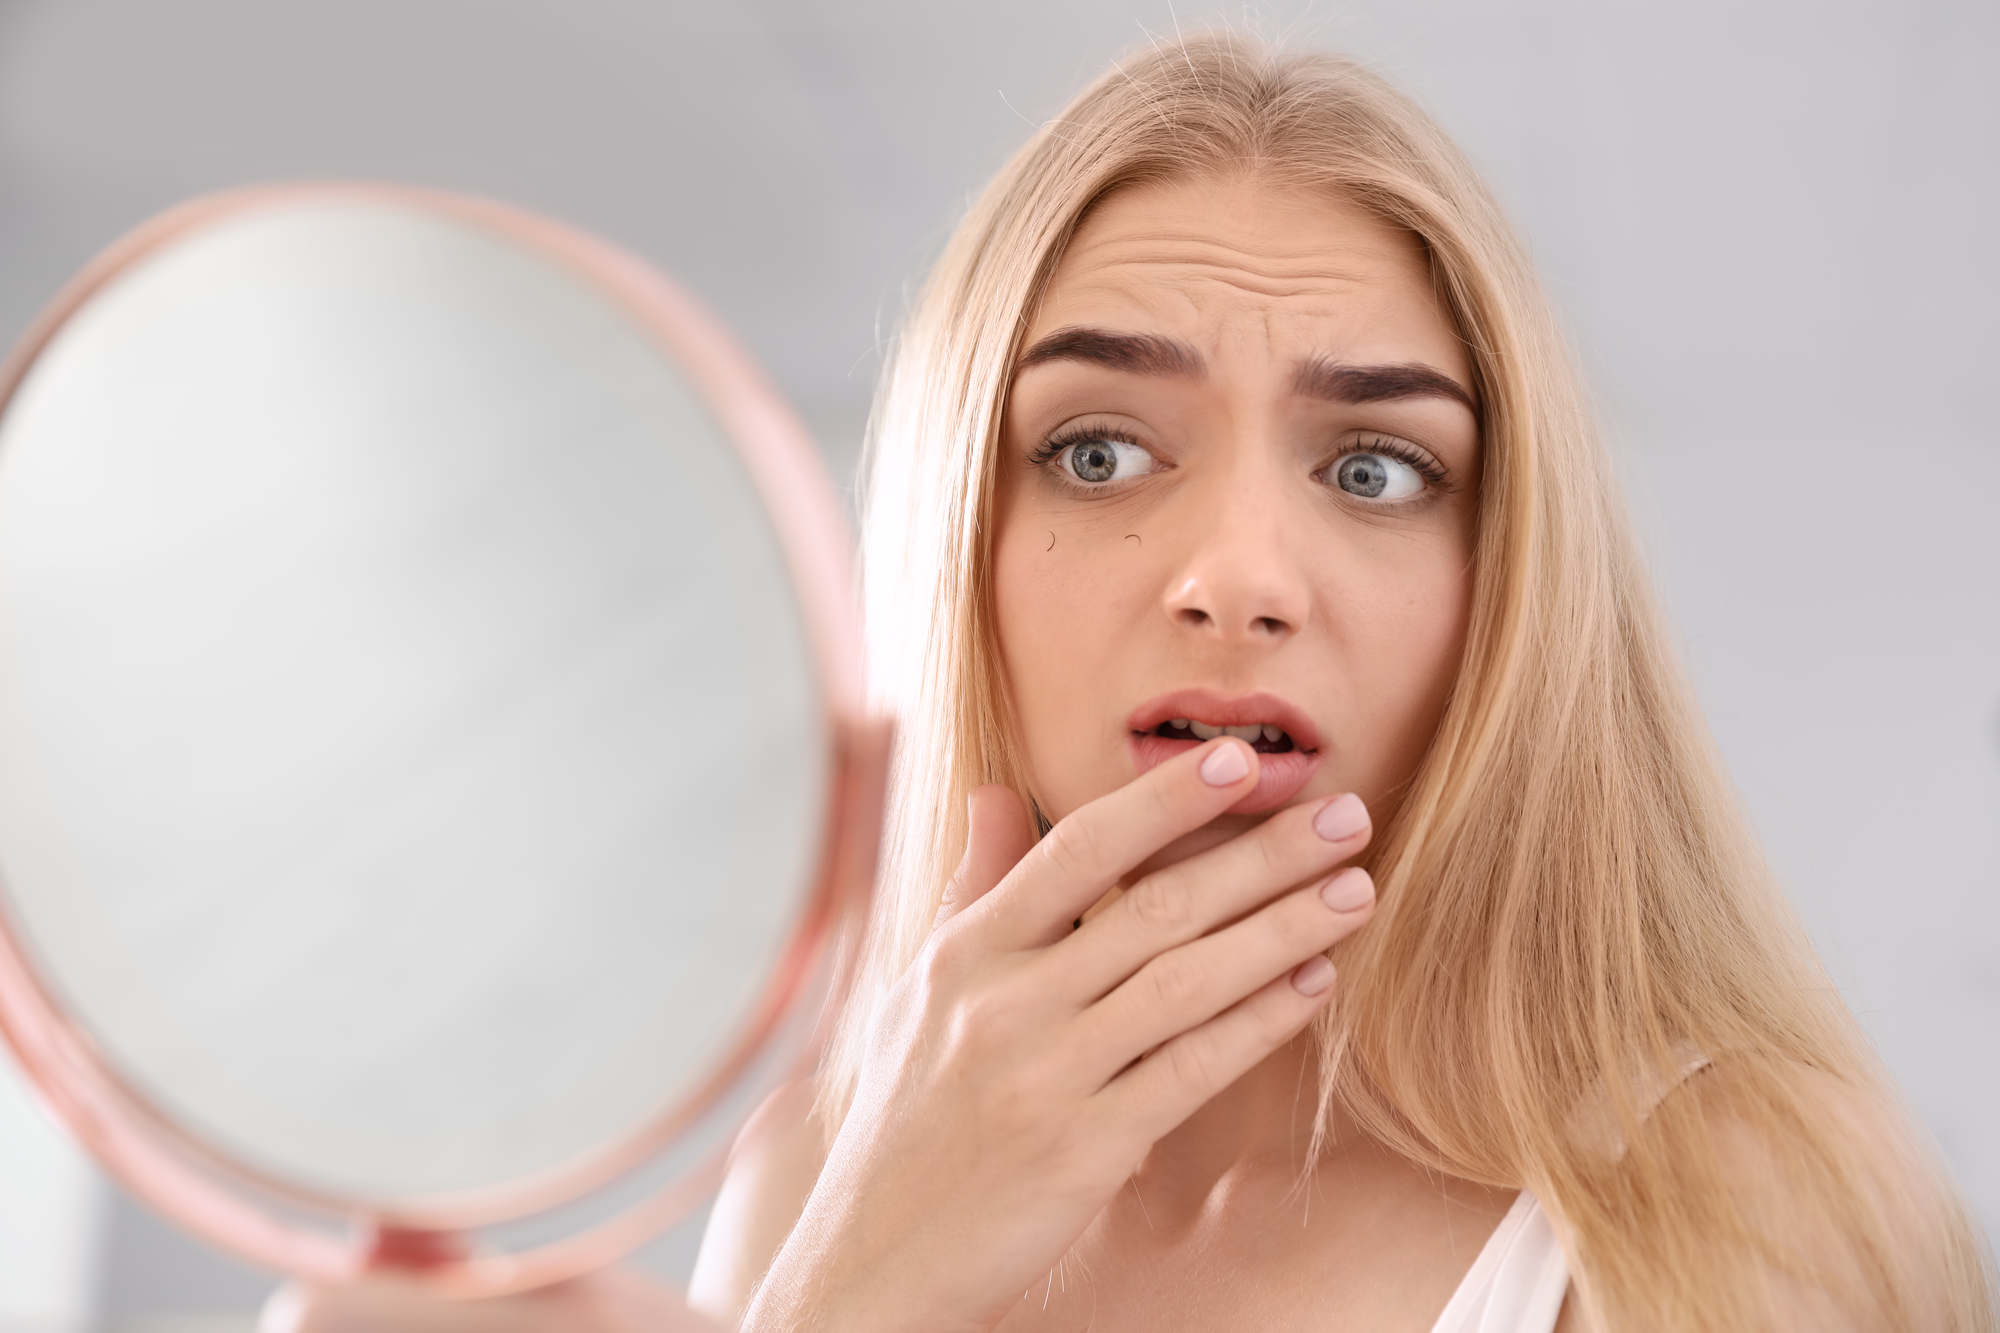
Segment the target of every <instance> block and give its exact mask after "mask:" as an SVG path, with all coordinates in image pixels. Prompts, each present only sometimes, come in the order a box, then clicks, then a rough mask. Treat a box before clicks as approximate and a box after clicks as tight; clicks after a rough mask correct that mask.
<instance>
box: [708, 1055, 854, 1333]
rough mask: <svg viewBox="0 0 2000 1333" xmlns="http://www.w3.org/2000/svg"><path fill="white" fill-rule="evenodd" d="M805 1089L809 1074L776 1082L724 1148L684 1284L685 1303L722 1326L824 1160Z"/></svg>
mask: <svg viewBox="0 0 2000 1333" xmlns="http://www.w3.org/2000/svg"><path fill="white" fill-rule="evenodd" d="M813 1096H814V1088H813V1082H812V1080H811V1079H809V1078H799V1079H793V1080H792V1081H790V1082H788V1083H785V1084H783V1085H782V1086H780V1087H779V1088H778V1090H777V1091H775V1092H773V1093H772V1094H771V1095H770V1096H769V1097H767V1098H765V1099H764V1102H763V1104H762V1105H761V1106H759V1107H758V1108H757V1110H756V1111H755V1112H754V1113H752V1115H751V1116H750V1119H749V1121H748V1123H746V1124H745V1125H744V1126H743V1132H742V1133H741V1134H739V1135H737V1138H736V1145H735V1147H734V1148H732V1149H731V1150H730V1154H729V1167H728V1173H727V1175H726V1176H725V1177H724V1178H723V1182H722V1191H721V1193H720V1194H718V1195H717V1196H716V1200H715V1208H714V1210H713V1211H712V1212H711V1213H710V1214H709V1219H708V1230H707V1231H706V1232H704V1233H703V1235H702V1239H701V1253H700V1254H699V1256H697V1258H696V1259H695V1265H694V1276H693V1278H692V1279H690V1281H689V1283H688V1304H689V1305H691V1306H692V1307H694V1308H695V1309H696V1310H698V1311H700V1312H701V1313H703V1314H705V1315H707V1316H709V1317H710V1318H711V1319H715V1320H719V1321H720V1322H721V1323H722V1324H723V1325H724V1327H728V1328H734V1327H735V1326H736V1321H737V1318H738V1316H740V1315H741V1313H742V1312H743V1310H744V1308H745V1307H746V1306H748V1305H749V1303H750V1298H751V1296H752V1295H754V1294H755V1293H756V1290H757V1284H758V1283H760V1282H762V1281H763V1280H764V1274H765V1272H766V1271H767V1270H769V1268H770V1266H771V1260H772V1259H774V1258H775V1257H776V1256H777V1253H778V1250H779V1249H780V1248H781V1247H782V1246H783V1245H784V1243H785V1240H786V1238H787V1237H788V1236H790V1235H791V1233H792V1227H793V1226H794V1225H795V1224H796V1223H797V1222H798V1220H799V1215H800V1214H801V1213H802V1212H804V1211H805V1206H806V1199H807V1198H808V1197H809V1196H810V1195H811V1194H812V1191H813V1186H814V1185H815V1184H816V1183H817V1182H818V1180H819V1173H820V1170H821V1168H822V1167H824V1166H825V1165H826V1141H825V1138H824V1136H823V1135H822V1133H821V1129H820V1124H819V1121H818V1119H817V1118H816V1117H815V1116H814V1114H813Z"/></svg>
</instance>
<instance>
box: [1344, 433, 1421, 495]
mask: <svg viewBox="0 0 2000 1333" xmlns="http://www.w3.org/2000/svg"><path fill="white" fill-rule="evenodd" d="M1349 454H1375V455H1377V456H1378V457H1381V458H1393V459H1395V460H1396V461H1397V462H1399V463H1408V464H1409V465H1410V466H1411V467H1413V468H1415V469H1416V472H1417V475H1418V476H1420V477H1422V478H1423V479H1424V482H1425V484H1426V485H1427V486H1428V487H1429V488H1430V489H1429V491H1426V494H1430V493H1432V492H1437V491H1449V490H1451V484H1450V481H1449V479H1448V478H1447V477H1446V476H1445V471H1444V469H1443V468H1442V467H1439V466H1438V462H1437V460H1436V459H1434V458H1432V457H1431V456H1430V455H1429V454H1427V453H1425V452H1423V451H1422V450H1421V449H1418V448H1417V447H1416V446H1415V445H1412V444H1407V443H1405V442H1404V441H1402V440H1399V439H1397V438H1396V437H1395V436H1393V435H1376V436H1373V437H1370V438H1363V439H1359V440H1356V441H1355V442H1354V444H1353V445H1352V446H1351V447H1349V448H1345V449H1342V450H1341V451H1340V452H1339V453H1337V454H1335V455H1334V456H1333V457H1332V458H1330V459H1328V460H1327V462H1326V463H1325V464H1324V465H1323V466H1322V467H1321V468H1320V469H1319V470H1320V471H1321V472H1325V471H1327V469H1328V468H1331V467H1332V466H1333V465H1334V464H1335V463H1338V462H1339V461H1340V460H1341V459H1343V458H1346V457H1347V456H1348V455H1349ZM1412 498H1418V499H1420V498H1422V497H1412Z"/></svg>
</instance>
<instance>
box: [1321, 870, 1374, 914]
mask: <svg viewBox="0 0 2000 1333" xmlns="http://www.w3.org/2000/svg"><path fill="white" fill-rule="evenodd" d="M1319 900H1320V901H1321V902H1323V903H1325V904H1326V905H1327V906H1328V907H1331V908H1332V909H1333V910H1334V911H1336V912H1358V911H1360V910H1361V909H1362V908H1364V907H1366V906H1368V904H1370V903H1372V902H1374V901H1375V881H1374V880H1372V879H1370V878H1368V872H1367V871H1365V870H1363V869H1362V868H1361V867H1359V866H1351V867H1349V868H1348V869H1346V870H1343V871H1341V872H1340V873H1339V874H1338V875H1335V876H1334V877H1333V878H1332V879H1330V880H1328V881H1327V882H1326V883H1324V884H1322V885H1320V889H1319Z"/></svg>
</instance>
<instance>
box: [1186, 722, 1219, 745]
mask: <svg viewBox="0 0 2000 1333" xmlns="http://www.w3.org/2000/svg"><path fill="white" fill-rule="evenodd" d="M1183 725H1184V726H1186V727H1187V729H1188V730H1189V731H1192V732H1193V733H1194V734H1195V735H1197V736H1199V737H1200V738H1201V739H1203V740H1205V741H1212V740H1214V739H1215V738H1216V737H1217V736H1220V735H1221V734H1222V730H1223V729H1222V728H1221V727H1211V726H1209V725H1208V723H1206V722H1193V721H1190V722H1187V723H1184V724H1183Z"/></svg>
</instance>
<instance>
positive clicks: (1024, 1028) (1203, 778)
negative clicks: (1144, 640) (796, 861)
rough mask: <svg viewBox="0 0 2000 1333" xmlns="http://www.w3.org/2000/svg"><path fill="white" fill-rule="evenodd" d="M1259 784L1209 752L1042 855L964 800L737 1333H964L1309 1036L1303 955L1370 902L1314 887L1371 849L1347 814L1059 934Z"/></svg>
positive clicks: (1061, 832) (1010, 807)
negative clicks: (805, 1187) (960, 837)
mask: <svg viewBox="0 0 2000 1333" xmlns="http://www.w3.org/2000/svg"><path fill="white" fill-rule="evenodd" d="M1256 776H1257V760H1256V757H1255V754H1254V752H1253V751H1252V750H1251V749H1250V747H1249V746H1248V745H1245V744H1244V743H1243V742H1242V741H1240V740H1236V739H1233V738H1222V739H1218V740H1216V741H1214V742H1211V743H1210V744H1208V745H1205V746H1202V747H1200V748H1199V749H1196V750H1193V751H1190V752H1189V753H1187V754H1185V755H1181V756H1178V757H1177V758H1175V759H1173V760H1171V761H1169V762H1167V763H1165V764H1162V765H1160V766H1159V767H1157V768H1155V769H1153V770H1151V771H1150V772H1148V773H1146V774H1144V775H1143V776H1141V777H1140V778H1138V779H1137V780H1136V781H1134V782H1132V783H1131V784H1129V785H1127V786H1126V787H1124V788H1122V789H1120V790H1118V791H1116V792H1113V793H1112V794H1111V795H1109V796H1106V797H1104V798H1102V799H1100V800H1097V801H1094V802H1092V803H1091V804H1090V805H1087V806H1085V807H1084V808H1083V809H1081V810H1078V811H1077V812H1076V813H1075V814H1073V815H1071V816H1070V817H1069V818H1067V819H1065V820H1063V821H1062V823H1060V824H1058V825H1056V827H1055V829H1054V830H1053V831H1052V832H1051V833H1050V834H1049V835H1048V836H1047V837H1046V838H1044V839H1043V840H1042V841H1041V842H1040V843H1039V844H1036V843H1034V842H1033V835H1032V833H1031V831H1030V829H1029V825H1028V820H1027V814H1026V812H1025V811H1024V810H1023V809H1022V808H1021V804H1020V800H1019V798H1018V797H1016V796H1015V795H1014V794H1013V793H1012V792H1010V791H1007V790H1006V789H1005V788H999V787H985V788H981V789H980V791H979V792H978V793H976V794H975V796H974V799H973V805H972V829H971V836H970V839H969V841H968V846H967V849H966V853H965V860H964V862H963V864H962V865H961V866H960V868H959V872H958V875H957V876H956V878H955V879H954V880H953V882H952V885H951V887H950V889H949V890H948V891H947V893H946V897H945V906H944V908H943V909H942V910H941V911H940V913H939V924H938V927H937V930H936V931H935V933H934V934H933V936H932V938H931V940H930V941H929V943H928V944H927V945H926V947H925V949H924V951H923V953H922V954H921V955H920V956H919V957H918V959H917V961H916V963H915V964H914V965H913V966H912V967H911V968H910V970H909V972H908V973H907V974H906V975H905V976H904V977H903V978H902V980H901V981H899V982H898V983H897V985H896V986H895V988H894V989H893V990H892V991H891V992H890V995H889V998H888V1002H887V1004H886V1006H885V1009H884V1011H883V1013H882V1014H881V1015H880V1016H879V1018H878V1020H877V1024H876V1027H875V1029H874V1031H873V1033H872V1035H871V1038H870V1050H869V1054H868V1058H867V1060H866V1061H865V1063H864V1065H863V1068H862V1073H861V1080H860V1085H859V1088H858V1090H857V1093H856V1097H855V1102H854V1105H853V1108H852V1109H851V1110H850V1112H849V1114H848V1116H847V1119H846V1121H845V1122H844V1123H843V1125H842V1127H841V1131H840V1134H839V1137H838V1138H837V1139H836V1141H835V1143H834V1146H833V1149H832V1152H831V1155H830V1156H829V1158H828V1160H827V1164H826V1168H825V1170H824V1171H823V1172H822V1173H821V1175H820V1178H819V1183H818V1184H817V1186H816V1187H815V1188H814V1190H813V1193H812V1196H811V1198H810V1199H809V1200H808V1201H807V1203H806V1207H805V1212H804V1214H803V1215H802V1216H801V1217H800V1219H799V1223H798V1225H797V1227H796V1228H794V1230H793V1232H792V1234H791V1237H790V1239H789V1240H787V1241H786V1243H785V1245H784V1247H783V1249H782V1250H780V1252H779V1254H778V1257H777V1259H776V1260H775V1261H774V1263H773V1264H772V1267H771V1271H770V1274H769V1275H768V1277H767V1278H766V1280H765V1282H764V1284H763V1286H762V1288H761V1290H760V1291H759V1293H758V1295H757V1298H756V1300H755V1301H754V1302H753V1303H752V1305H751V1308H750V1310H749V1311H748V1313H747V1314H746V1316H745V1321H744V1328H745V1329H749V1330H774V1331H775V1330H787V1333H789V1331H790V1330H794V1329H800V1328H806V1327H810V1328H812V1329H813V1330H815V1333H843V1331H844V1330H847V1329H857V1330H859V1329H866V1330H869V1333H886V1331H887V1330H893V1329H902V1328H909V1329H922V1330H925V1331H926V1333H957V1331H958V1330H978V1331H979V1333H985V1330H988V1329H991V1328H992V1327H993V1326H994V1325H995V1324H996V1323H998V1322H999V1321H1000V1319H1001V1318H1002V1317H1004V1316H1005V1315H1006V1313H1007V1312H1008V1310H1009V1309H1010V1308H1011V1306H1012V1305H1013V1304H1014V1303H1015V1302H1017V1301H1019V1300H1020V1298H1021V1293H1022V1292H1023V1291H1025V1290H1027V1289H1028V1288H1029V1287H1030V1286H1031V1285H1033V1284H1035V1283H1038V1282H1040V1281H1041V1280H1042V1278H1043V1276H1044V1275H1045V1274H1046V1273H1047V1271H1048V1270H1049V1269H1050V1268H1051V1267H1052V1266H1053V1265H1054V1264H1055V1262H1056V1260H1057V1258H1058V1257H1059V1256H1060V1255H1062V1254H1063V1253H1064V1252H1065V1251H1066V1250H1067V1249H1068V1248H1069V1247H1070V1245H1071V1244H1073V1243H1074V1242H1075V1240H1076V1238H1077V1237H1078V1236H1079V1235H1080V1234H1081V1233H1082V1232H1083V1229H1084V1228H1085V1227H1086V1226H1088V1225H1089V1223H1090V1222H1091V1220H1092V1219H1093V1218H1094V1217H1095V1216H1096V1215H1097V1214H1098V1212H1099V1211H1101V1210H1102V1209H1103V1207H1104V1206H1105V1204H1107V1203H1108V1202H1109V1201H1110V1200H1111V1198H1112V1196H1113V1195H1114V1194H1115V1193H1116V1192H1117V1191H1118V1190H1119V1189H1120V1188H1121V1187H1122V1186H1123V1185H1124V1183H1125V1181H1126V1180H1127V1179H1128V1178H1129V1177H1130V1176H1131V1175H1132V1173H1133V1172H1134V1171H1135V1170H1136V1169H1137V1168H1138V1166H1139V1164H1140V1162H1141V1161H1142V1160H1143V1159H1144V1157H1145V1155H1146V1153H1147V1152H1148V1151H1149V1150H1150V1149H1151V1147H1152V1146H1153V1144H1154V1143H1155V1142H1156V1141H1157V1140H1159V1139H1160V1138H1161V1137H1162V1136H1163V1135H1165V1134H1166V1133H1167V1132H1168V1131H1170V1130H1172V1129H1173V1128H1174V1127H1175V1126H1177V1125H1179V1124H1180V1123H1181V1121H1183V1120H1185V1119H1186V1118H1187V1117H1188V1116H1189V1115H1190V1114H1192V1113H1193V1112H1194V1111H1195V1110H1196V1108H1198V1107H1200V1106H1201V1105H1202V1103H1204V1102H1206V1101H1207V1100H1208V1099H1209V1098H1210V1097H1212V1096H1214V1095H1215V1094H1216V1093H1217V1092H1219V1091H1221V1090H1222V1089H1223V1088H1225V1087H1227V1086H1228V1085H1229V1084H1230V1083H1232V1082H1234V1081H1235V1080H1236V1079H1237V1078H1238V1077H1239V1076H1240V1075H1242V1074H1243V1073H1244V1072H1246V1071H1247V1070H1249V1069H1250V1068H1251V1067H1252V1066H1253V1065H1255V1064H1257V1063H1258V1062H1259V1061H1261V1060H1263V1059H1264V1058H1265V1057H1267V1056H1269V1055H1270V1054H1271V1053H1272V1052H1274V1051H1276V1050H1277V1049H1278V1048H1279V1047H1280V1046H1282V1045H1284V1044H1285V1043H1286V1042H1287V1041H1289V1040H1290V1039H1291V1038H1292V1037H1293V1036H1295V1035H1296V1034H1297V1033H1298V1032H1299V1030H1300V1029H1301V1028H1303V1027H1304V1026H1305V1024H1306V1023H1307V1022H1308V1021H1309V1020H1310V1019H1311V1018H1312V1016H1313V1014H1314V1013H1316V1012H1317V1011H1318V1010H1319V1008H1320V1007H1321V1006H1322V1005H1323V1004H1324V1003H1325V1001H1326V998H1327V995H1328V994H1329V992H1330V990H1331V987H1332V984H1333V967H1332V964H1330V963H1329V962H1328V961H1327V960H1326V959H1325V958H1323V957H1321V956H1320V955H1321V954H1323V953H1324V951H1325V950H1326V949H1327V948H1328V947H1329V946H1331V945H1332V944H1333V943H1335V942H1336V941H1337V940H1339V939H1341V938H1342V937H1343V936H1345V935H1347V934H1348V933H1349V932H1351V931H1353V930H1354V929H1355V928H1356V927H1357V926H1359V925H1360V924H1361V923H1362V922H1363V921H1364V920H1366V919H1367V916H1368V912H1369V909H1370V907H1371V906H1372V905H1373V902H1374V887H1373V885H1372V884H1370V883H1369V880H1368V877H1367V875H1366V873H1365V872H1363V871H1361V870H1359V869H1349V870H1346V871H1342V872H1340V873H1339V874H1331V875H1330V874H1328V872H1329V871H1330V870H1331V869H1332V867H1333V866H1335V865H1336V864H1337V863H1339V862H1340V861H1343V860H1345V859H1347V858H1349V857H1351V856H1353V855H1354V854H1355V853H1357V852H1359V851H1360V850H1361V848H1362V847H1363V846H1364V845H1366V842H1367V834H1368V831H1369V825H1368V817H1367V812H1366V811H1365V809H1363V808H1362V806H1361V803H1360V802H1359V801H1358V800H1357V799H1355V798H1353V797H1340V798H1337V799H1335V800H1329V801H1319V802H1313V803H1311V804H1308V805H1303V806H1298V807H1294V808H1292V809H1289V810H1285V811H1281V812H1280V813H1278V814H1277V815H1275V816H1273V817H1272V818H1271V819H1269V820H1267V821H1265V822H1264V823H1263V824H1261V825H1259V826H1258V827H1257V828H1255V829H1253V830H1251V831H1250V832H1248V833H1245V834H1243V835H1242V836H1240V837H1238V838H1235V839H1233V840H1232V841H1230V842H1227V843H1224V844H1223V845H1221V846H1219V847H1215V848H1212V849H1210V850H1208V851H1206V852H1203V853H1201V854H1199V855H1197V856H1194V857H1191V858H1189V859H1188V860H1185V861H1182V862H1179V863H1178V864H1175V865H1171V866H1168V867H1166V868H1165V869H1161V870H1157V871H1154V872H1153V873H1150V874H1147V875H1145V876H1144V877H1143V878H1141V879H1139V880H1138V881H1137V882H1136V883H1134V884H1132V885H1131V886H1130V888H1129V890H1128V891H1127V892H1125V893H1124V894H1123V895H1121V896H1120V897H1118V898H1117V899H1116V901H1114V902H1112V903H1111V904H1110V905H1109V906H1108V907H1107V908H1105V909H1104V910H1103V911H1101V912H1098V913H1096V914H1094V915H1093V916H1092V918H1091V919H1090V920H1089V921H1086V922H1084V923H1083V925H1082V926H1081V927H1080V928H1073V925H1072V923H1074V922H1075V921H1077V920H1078V918H1080V917H1082V916H1083V914H1084V911H1085V909H1087V908H1089V907H1090V906H1091V905H1092V904H1093V903H1096V902H1097V901H1098V900H1099V899H1100V898H1102V897H1103V896H1104V895H1105V893H1106V892H1107V891H1108V890H1110V889H1111V888H1113V887H1114V886H1116V885H1118V884H1119V883H1120V882H1121V881H1123V880H1124V879H1125V878H1126V877H1127V876H1128V875H1129V874H1131V873H1132V872H1133V871H1134V870H1135V869H1136V868H1137V867H1139V866H1140V865H1142V864H1143V863H1144V862H1145V861H1146V860H1147V858H1149V857H1151V856H1152V855H1154V854H1155V853H1156V852H1158V851H1159V850H1160V849H1161V848H1162V847H1165V846H1166V845H1167V844H1169V843H1171V842H1173V841H1174V840H1175V839H1177V838H1179V837H1181V836H1183V835H1185V834H1187V833H1190V832H1192V831H1193V830H1195V829H1198V828H1200V827H1201V826H1203V825H1204V824H1207V823H1208V822H1209V821H1210V820H1212V819H1214V818H1215V817H1216V816H1217V815H1220V814H1222V813H1223V812H1224V811H1226V810H1227V809H1228V808H1229V807H1230V806H1231V805H1232V804H1234V803H1235V802H1237V801H1239V800H1241V799H1242V798H1243V796H1245V795H1246V794H1247V793H1248V792H1249V791H1250V790H1251V789H1252V788H1253V787H1254V786H1255V784H1256ZM1302 883H1303V884H1305V885H1306V887H1304V888H1295V887H1294V886H1297V885H1300V884H1302ZM989 890H990V891H989Z"/></svg>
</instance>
